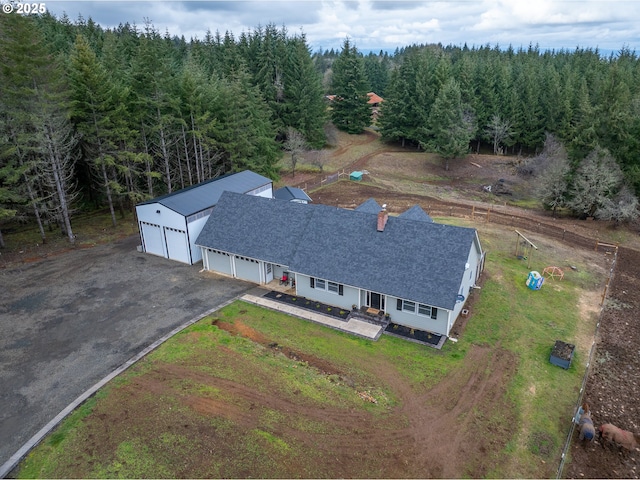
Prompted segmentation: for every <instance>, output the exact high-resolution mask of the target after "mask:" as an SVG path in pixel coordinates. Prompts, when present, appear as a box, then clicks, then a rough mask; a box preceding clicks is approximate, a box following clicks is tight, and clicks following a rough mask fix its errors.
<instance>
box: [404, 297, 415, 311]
mask: <svg viewBox="0 0 640 480" xmlns="http://www.w3.org/2000/svg"><path fill="white" fill-rule="evenodd" d="M402 311H403V312H410V313H416V304H415V302H410V301H409V300H403V301H402Z"/></svg>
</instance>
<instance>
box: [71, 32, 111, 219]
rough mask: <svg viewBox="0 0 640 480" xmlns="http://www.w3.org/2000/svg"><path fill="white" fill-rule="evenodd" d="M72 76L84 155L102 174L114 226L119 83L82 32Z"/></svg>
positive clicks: (74, 115)
mask: <svg viewBox="0 0 640 480" xmlns="http://www.w3.org/2000/svg"><path fill="white" fill-rule="evenodd" d="M69 78H70V83H71V88H72V107H71V110H72V118H73V121H74V124H75V126H76V128H77V130H78V131H79V132H80V133H81V134H82V140H81V145H82V147H83V150H84V155H85V157H86V158H87V159H89V163H90V167H91V168H92V169H94V170H95V171H96V172H97V174H98V177H99V178H100V182H99V183H100V186H101V188H102V190H103V192H104V194H105V195H106V198H107V205H108V206H109V212H110V213H111V223H112V224H113V226H114V227H115V226H116V215H115V209H114V202H115V200H114V194H115V192H119V191H122V190H123V188H122V186H121V185H120V183H119V181H118V177H117V175H116V169H117V163H116V162H117V159H118V152H117V138H116V125H115V123H114V120H115V119H116V118H117V115H118V114H119V113H120V112H118V104H117V103H116V99H117V97H115V98H114V90H115V88H116V87H115V85H113V84H112V82H111V78H110V77H109V75H108V74H107V72H106V70H105V69H104V68H103V67H102V65H101V64H100V63H99V62H98V60H97V58H96V55H95V53H94V52H93V50H92V49H91V47H90V46H89V42H88V41H87V39H86V38H84V37H83V36H82V35H78V37H77V38H76V42H75V45H74V49H73V50H72V52H71V58H70V70H69Z"/></svg>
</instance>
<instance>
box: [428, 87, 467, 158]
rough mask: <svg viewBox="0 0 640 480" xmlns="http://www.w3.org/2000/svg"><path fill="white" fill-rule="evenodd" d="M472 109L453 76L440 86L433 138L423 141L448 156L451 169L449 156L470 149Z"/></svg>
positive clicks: (432, 119)
mask: <svg viewBox="0 0 640 480" xmlns="http://www.w3.org/2000/svg"><path fill="white" fill-rule="evenodd" d="M473 122H474V120H473V118H472V117H471V116H470V112H469V111H468V110H466V109H465V106H464V105H463V104H462V98H461V94H460V88H459V87H458V84H457V82H456V81H455V80H454V79H453V78H451V79H449V80H448V81H447V82H446V83H445V84H444V85H443V86H442V89H441V90H440V93H439V94H438V98H436V101H435V103H434V105H433V108H432V109H431V115H430V116H429V129H430V132H431V135H432V136H431V139H430V140H428V141H424V142H423V145H424V147H425V148H428V149H430V150H432V151H434V152H436V153H438V154H439V155H440V156H441V157H442V158H444V160H445V169H446V170H449V159H452V158H460V157H463V156H465V155H466V154H467V152H468V151H469V142H470V141H471V138H472V135H473V132H474V130H475V126H474V124H473Z"/></svg>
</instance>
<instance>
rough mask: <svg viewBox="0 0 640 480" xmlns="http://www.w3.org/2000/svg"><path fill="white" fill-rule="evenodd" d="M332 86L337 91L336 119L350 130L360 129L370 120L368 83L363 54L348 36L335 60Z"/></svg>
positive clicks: (333, 108)
mask: <svg viewBox="0 0 640 480" xmlns="http://www.w3.org/2000/svg"><path fill="white" fill-rule="evenodd" d="M331 86H332V92H333V95H335V97H334V100H333V103H332V109H331V119H332V120H333V123H334V124H335V126H336V127H338V128H339V129H340V130H344V131H345V132H347V133H361V132H362V131H363V130H364V128H365V127H366V126H368V125H370V124H371V109H370V108H369V105H368V103H367V102H368V101H369V97H368V96H367V93H368V92H369V85H368V84H367V80H366V76H365V73H364V65H363V62H362V58H361V57H360V56H359V54H358V50H357V49H356V47H355V46H351V43H350V42H349V39H346V40H345V41H344V44H343V46H342V52H341V53H340V56H338V58H337V59H336V61H335V62H334V63H333V74H332V79H331Z"/></svg>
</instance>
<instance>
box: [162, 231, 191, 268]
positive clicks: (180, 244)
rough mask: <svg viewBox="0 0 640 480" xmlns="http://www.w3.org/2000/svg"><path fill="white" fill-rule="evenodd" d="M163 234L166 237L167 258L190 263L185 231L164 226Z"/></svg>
mask: <svg viewBox="0 0 640 480" xmlns="http://www.w3.org/2000/svg"><path fill="white" fill-rule="evenodd" d="M164 235H165V237H166V239H167V250H168V251H169V258H170V259H171V260H176V261H178V262H183V263H188V264H191V259H190V258H189V242H187V232H185V231H184V230H178V229H176V228H170V227H164Z"/></svg>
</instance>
